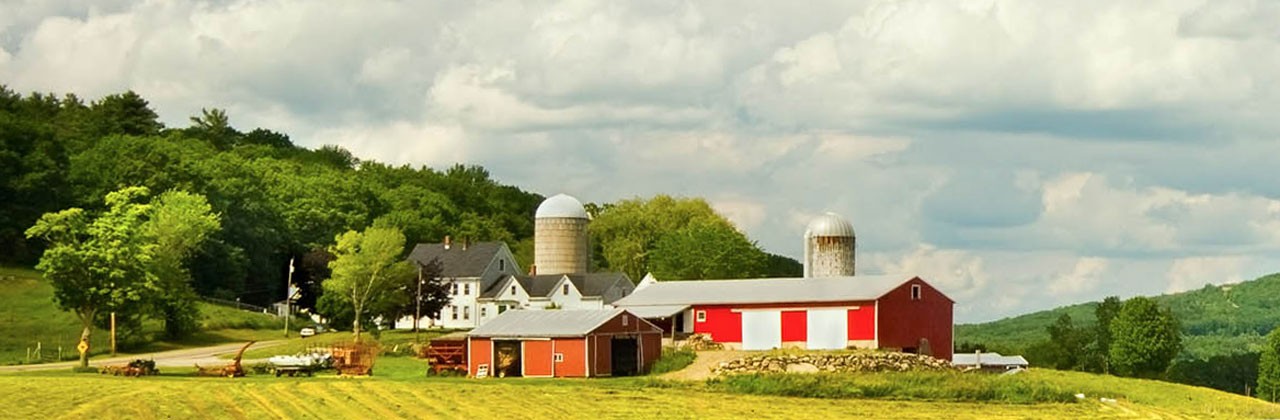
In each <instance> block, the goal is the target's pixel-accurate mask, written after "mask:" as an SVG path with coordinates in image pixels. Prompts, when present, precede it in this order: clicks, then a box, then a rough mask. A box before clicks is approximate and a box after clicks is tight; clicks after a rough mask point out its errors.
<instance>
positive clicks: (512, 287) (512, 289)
mask: <svg viewBox="0 0 1280 420" xmlns="http://www.w3.org/2000/svg"><path fill="white" fill-rule="evenodd" d="M515 295H516V287H515V286H511V296H515Z"/></svg>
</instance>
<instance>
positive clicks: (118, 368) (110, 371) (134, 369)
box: [99, 359, 160, 377]
mask: <svg viewBox="0 0 1280 420" xmlns="http://www.w3.org/2000/svg"><path fill="white" fill-rule="evenodd" d="M99 372H100V373H102V374H103V375H113V376H132V377H138V376H151V375H159V374H160V370H159V369H156V361H155V360H142V359H136V360H134V361H132V362H129V363H127V364H123V365H115V366H103V367H102V370H100V371H99Z"/></svg>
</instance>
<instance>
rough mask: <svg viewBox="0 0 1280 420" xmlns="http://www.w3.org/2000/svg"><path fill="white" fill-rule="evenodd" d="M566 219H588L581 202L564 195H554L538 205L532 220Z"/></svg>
mask: <svg viewBox="0 0 1280 420" xmlns="http://www.w3.org/2000/svg"><path fill="white" fill-rule="evenodd" d="M556 217H568V218H573V219H589V218H590V217H589V216H587V210H586V209H585V208H583V207H582V202H581V201H578V199H576V198H573V197H571V196H568V195H564V194H556V195H553V196H551V198H548V199H546V200H545V201H543V202H542V204H540V205H538V211H537V212H535V213H534V218H537V219H545V218H556Z"/></svg>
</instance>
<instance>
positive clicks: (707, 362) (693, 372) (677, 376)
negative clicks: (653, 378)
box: [659, 350, 746, 381]
mask: <svg viewBox="0 0 1280 420" xmlns="http://www.w3.org/2000/svg"><path fill="white" fill-rule="evenodd" d="M745 355H746V353H745V352H742V351H735V350H707V351H700V352H698V357H697V358H696V359H693V364H690V365H689V366H688V367H685V368H684V369H680V370H677V371H675V372H669V373H666V374H663V375H662V376H659V378H661V379H674V380H681V381H701V380H704V379H707V378H710V377H711V376H712V374H711V369H713V368H715V367H717V366H720V362H728V361H730V360H734V359H738V358H741V357H743V356H745Z"/></svg>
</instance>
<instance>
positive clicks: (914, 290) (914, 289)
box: [911, 284, 920, 300]
mask: <svg viewBox="0 0 1280 420" xmlns="http://www.w3.org/2000/svg"><path fill="white" fill-rule="evenodd" d="M911 300H920V285H918V284H913V285H911Z"/></svg>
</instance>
